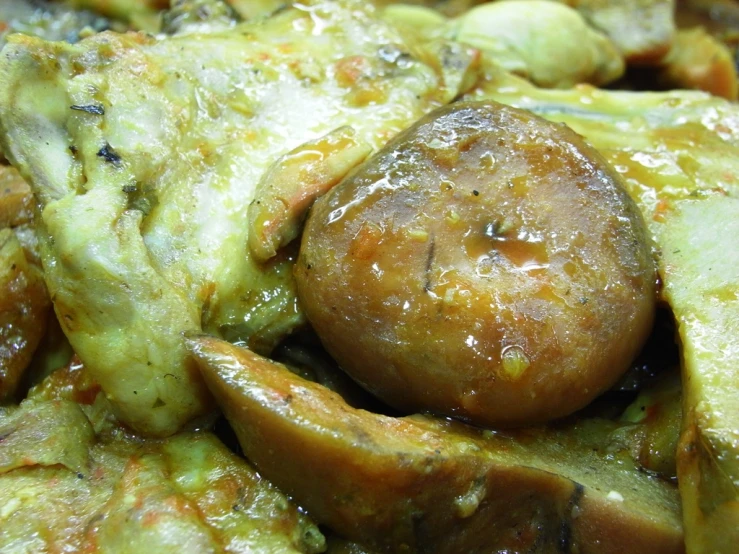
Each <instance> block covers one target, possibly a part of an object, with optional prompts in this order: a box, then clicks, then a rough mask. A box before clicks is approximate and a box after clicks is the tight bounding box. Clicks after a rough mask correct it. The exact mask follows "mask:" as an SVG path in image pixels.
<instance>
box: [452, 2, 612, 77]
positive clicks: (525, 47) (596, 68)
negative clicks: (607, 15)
mask: <svg viewBox="0 0 739 554" xmlns="http://www.w3.org/2000/svg"><path fill="white" fill-rule="evenodd" d="M563 30H565V31H566V32H565V31H563ZM447 34H448V36H450V37H453V38H455V39H457V40H460V41H462V42H466V43H468V44H470V45H472V46H474V47H476V48H479V49H480V50H482V51H483V52H485V54H486V55H487V56H489V57H490V58H491V59H493V60H495V63H496V64H498V65H500V66H501V67H503V68H505V69H507V70H508V71H511V72H513V73H515V74H517V75H522V76H524V77H526V78H527V79H529V80H530V81H532V82H533V83H535V84H537V85H539V86H542V87H551V88H569V87H571V86H573V85H575V84H578V83H592V84H595V85H604V84H607V83H609V82H611V81H615V80H616V79H618V78H619V77H621V76H622V75H623V73H624V69H625V66H624V60H623V58H622V57H621V54H620V53H619V52H618V50H617V49H616V47H615V46H614V45H613V44H612V43H611V41H610V40H609V39H608V38H606V37H605V36H604V35H602V34H601V33H599V32H597V31H595V30H593V29H591V28H590V27H589V26H588V25H587V23H586V22H585V20H584V19H583V17H582V16H581V15H580V14H579V13H577V12H576V11H575V10H573V9H571V8H569V7H567V6H564V5H558V4H556V3H553V2H547V1H544V0H527V1H522V2H496V3H489V4H485V5H483V6H479V7H477V8H474V9H472V10H470V11H469V12H467V13H465V14H464V15H462V16H460V17H459V18H458V19H456V20H454V21H452V22H450V24H449V31H448V32H447ZM565 60H566V62H565V63H563V61H565Z"/></svg>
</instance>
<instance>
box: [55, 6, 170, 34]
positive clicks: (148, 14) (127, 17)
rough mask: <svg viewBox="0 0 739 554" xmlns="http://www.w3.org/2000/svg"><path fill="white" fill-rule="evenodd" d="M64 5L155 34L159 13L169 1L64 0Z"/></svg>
mask: <svg viewBox="0 0 739 554" xmlns="http://www.w3.org/2000/svg"><path fill="white" fill-rule="evenodd" d="M66 3H67V4H68V5H69V6H71V7H73V8H76V9H84V10H91V11H93V12H95V13H98V14H102V15H104V16H105V17H109V18H111V19H118V20H120V21H123V22H125V23H127V24H128V25H130V26H131V27H133V28H134V29H140V30H142V31H149V32H155V31H157V30H158V28H159V12H160V11H161V10H163V9H165V8H167V7H168V6H169V3H170V0H66Z"/></svg>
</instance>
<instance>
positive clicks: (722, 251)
mask: <svg viewBox="0 0 739 554" xmlns="http://www.w3.org/2000/svg"><path fill="white" fill-rule="evenodd" d="M717 222H720V223H719V225H717ZM737 233H739V199H738V198H736V197H726V196H724V195H722V194H715V195H711V196H709V197H708V198H706V199H703V200H688V201H683V202H679V203H676V204H675V205H673V206H671V207H670V209H669V212H668V213H667V214H666V215H665V223H664V226H663V227H662V228H661V229H660V238H661V244H662V260H661V266H662V274H663V276H664V277H663V278H664V286H665V297H666V299H667V301H668V302H670V304H671V305H672V307H673V311H674V313H675V318H676V319H677V322H678V325H679V327H678V330H679V332H680V338H681V341H682V351H683V363H684V368H683V383H684V395H685V404H684V420H683V434H682V438H681V445H680V448H679V450H678V456H677V464H678V478H679V483H680V492H681V494H682V498H683V511H684V514H685V531H686V535H685V538H686V546H687V549H688V551H690V552H731V551H732V550H734V549H735V548H736V545H737V544H739V397H737V393H736V387H737V383H739V366H737V358H738V357H739V264H737V261H738V258H739V254H738V253H737V247H736V237H737Z"/></svg>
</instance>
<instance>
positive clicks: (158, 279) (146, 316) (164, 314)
mask: <svg viewBox="0 0 739 554" xmlns="http://www.w3.org/2000/svg"><path fill="white" fill-rule="evenodd" d="M475 61H476V57H475V56H474V53H473V52H472V51H470V49H469V48H468V47H463V46H460V45H456V44H454V43H448V42H447V43H443V42H436V43H434V44H432V45H426V44H419V43H412V44H409V43H406V42H405V41H404V40H403V39H402V38H401V37H400V36H399V34H398V33H397V32H396V31H395V30H394V29H392V28H391V27H390V26H388V25H386V24H384V23H382V22H381V21H379V20H378V19H377V18H376V17H375V15H374V9H373V8H372V6H365V5H364V4H363V3H361V2H358V1H354V0H351V1H348V2H316V3H314V4H311V5H303V4H301V5H300V6H297V7H295V8H291V9H287V10H284V11H281V12H279V13H278V14H276V15H275V16H274V17H271V18H269V19H266V20H264V21H260V22H256V23H254V24H243V25H242V26H239V27H234V28H233V29H230V30H226V31H215V30H214V31H212V32H209V33H202V34H199V33H192V32H188V33H185V34H182V35H176V36H174V37H171V38H165V37H161V38H152V37H149V36H145V35H141V34H128V35H118V34H114V33H102V34H98V35H95V36H93V37H90V38H89V39H87V40H85V41H82V42H80V43H79V44H77V45H66V44H60V43H46V42H43V41H40V40H37V39H33V38H30V37H24V36H20V35H15V36H12V37H10V42H9V44H8V47H7V50H6V51H5V55H4V57H3V60H2V62H0V75H2V77H1V78H0V127H1V129H0V135H1V136H0V142H1V143H2V144H3V145H4V146H5V147H6V150H7V153H8V156H9V157H10V158H11V160H12V161H13V162H14V164H15V165H16V166H17V167H18V168H19V169H20V170H21V173H22V174H23V175H24V176H25V177H26V178H27V179H28V181H29V183H30V184H31V186H32V187H33V190H34V193H35V194H36V196H37V198H38V200H39V202H40V204H41V209H42V220H43V224H44V225H43V230H42V235H43V239H44V243H45V250H44V268H45V271H46V279H47V283H48V285H49V289H50V291H51V294H52V296H53V297H54V302H55V304H54V305H55V310H56V313H57V315H58V317H59V320H60V322H61V323H62V326H63V328H64V331H65V333H66V334H67V336H68V337H69V339H70V342H71V343H72V345H73V347H74V349H75V351H76V352H77V353H78V354H79V356H80V358H81V359H82V360H83V362H84V363H85V365H86V366H87V367H88V369H89V371H90V372H91V373H92V374H93V376H94V378H95V379H96V380H97V381H98V382H99V383H100V385H101V386H102V387H103V390H104V391H105V392H106V394H107V395H108V396H109V398H110V399H111V401H112V403H113V405H114V406H115V408H116V411H117V414H118V415H119V416H120V417H121V418H122V419H123V420H124V421H126V422H127V423H128V424H130V425H131V426H133V427H134V428H135V429H137V430H139V431H141V432H144V433H149V434H154V435H167V434H170V433H172V432H174V431H175V430H176V429H177V428H179V427H180V426H181V425H182V424H183V423H184V422H186V421H188V420H190V419H192V418H193V417H195V416H197V415H199V414H202V413H203V412H205V411H207V410H208V409H209V408H210V406H211V404H210V402H209V399H208V397H207V392H206V391H205V388H204V387H203V386H202V384H201V382H200V377H199V375H198V374H197V371H196V370H195V369H194V367H192V365H191V364H190V363H189V362H188V361H187V360H186V356H185V352H184V349H183V345H182V342H181V337H180V334H181V332H182V331H185V330H198V329H200V328H201V326H202V328H204V329H207V330H209V331H211V332H214V333H218V334H221V335H222V336H224V337H226V338H227V339H229V340H241V341H247V342H248V343H249V344H250V345H251V346H253V347H255V348H257V349H259V350H260V351H263V352H264V351H269V350H270V348H271V347H272V346H273V345H274V344H275V343H276V341H277V340H279V339H280V338H281V337H282V336H284V335H285V334H286V333H287V332H289V331H290V330H291V329H293V328H294V327H295V326H296V325H299V324H300V323H302V321H303V316H302V314H301V312H300V310H299V308H298V306H297V304H296V297H295V290H294V281H293V278H292V270H291V266H292V259H291V254H290V252H289V251H288V252H286V251H282V252H280V253H279V254H278V256H276V257H274V258H272V259H270V260H269V261H268V262H267V263H265V264H262V263H259V262H258V261H257V260H255V259H254V258H253V257H252V256H251V255H250V254H249V249H248V225H247V212H248V207H249V205H250V203H251V202H252V200H254V195H255V190H256V188H257V186H258V183H259V181H260V179H261V177H262V175H263V174H264V173H265V171H267V169H268V168H269V167H270V166H271V165H272V164H273V163H274V162H275V161H276V160H277V159H278V158H279V157H280V156H282V155H284V154H286V153H288V152H290V151H291V150H293V149H295V148H296V147H298V146H299V145H301V144H304V143H306V142H308V141H312V140H315V139H317V138H318V137H320V136H323V135H325V134H327V133H329V132H331V131H333V130H335V129H338V128H340V127H343V126H347V125H349V126H351V127H352V128H353V129H354V131H355V133H356V137H357V140H358V141H363V142H365V143H367V144H368V145H370V147H372V148H378V147H379V146H381V145H382V144H384V143H385V142H386V141H387V140H388V139H389V138H390V137H391V136H393V135H394V134H395V133H397V132H398V131H400V130H401V129H403V128H405V127H406V126H408V125H409V124H410V123H411V122H413V121H415V120H416V119H417V118H418V117H420V116H421V115H423V114H424V113H426V112H427V111H429V110H431V109H433V108H434V107H436V106H438V105H440V104H443V103H446V102H448V101H450V100H451V99H453V98H454V97H455V96H456V95H457V94H458V92H459V91H458V88H457V87H460V86H468V83H470V82H471V81H470V79H469V78H464V77H463V76H464V75H467V74H468V73H469V71H468V69H469V68H470V67H471V66H472V65H473V64H474V63H475ZM39 91H43V92H42V93H39ZM40 136H43V140H40V139H39V137H40ZM47 143H48V145H47ZM337 155H340V153H338V154H337ZM335 177H336V176H334V178H335ZM294 198H296V199H299V198H300V195H295V196H294ZM293 213H294V214H295V215H296V216H297V215H298V214H297V212H293Z"/></svg>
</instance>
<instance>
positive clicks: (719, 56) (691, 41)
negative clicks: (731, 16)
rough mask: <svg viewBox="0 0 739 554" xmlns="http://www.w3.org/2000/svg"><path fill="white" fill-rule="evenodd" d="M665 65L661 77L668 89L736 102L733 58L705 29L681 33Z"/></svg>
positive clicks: (663, 64)
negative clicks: (698, 90) (686, 89)
mask: <svg viewBox="0 0 739 554" xmlns="http://www.w3.org/2000/svg"><path fill="white" fill-rule="evenodd" d="M662 66H663V67H662V69H661V71H660V73H661V75H660V78H661V79H662V82H663V84H664V85H666V86H667V87H668V88H669V87H672V88H694V89H700V90H705V91H707V92H710V93H712V94H715V95H716V96H723V97H724V98H727V99H729V100H736V99H737V94H738V93H739V83H737V68H736V64H735V61H734V56H733V55H732V53H731V51H730V50H729V48H728V47H727V46H726V45H725V44H723V43H722V42H720V41H719V40H718V39H716V38H714V37H712V36H711V35H709V34H708V33H707V32H706V31H705V30H704V29H703V28H702V27H696V28H694V29H689V30H680V31H678V32H677V34H676V35H675V42H674V43H673V45H672V49H671V50H670V52H669V53H668V54H667V56H665V59H664V60H663V61H662Z"/></svg>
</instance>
